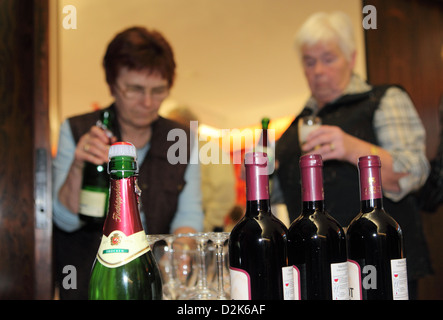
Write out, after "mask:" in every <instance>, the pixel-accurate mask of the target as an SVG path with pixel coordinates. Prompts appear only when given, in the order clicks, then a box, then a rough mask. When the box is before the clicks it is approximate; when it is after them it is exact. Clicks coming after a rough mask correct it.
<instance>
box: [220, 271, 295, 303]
mask: <svg viewBox="0 0 443 320" xmlns="http://www.w3.org/2000/svg"><path fill="white" fill-rule="evenodd" d="M229 274H230V277H231V299H232V300H251V277H250V276H249V274H248V273H247V272H246V271H245V270H242V269H238V268H233V267H229ZM282 279H283V288H282V289H283V299H284V300H294V280H293V268H292V266H290V267H282Z"/></svg>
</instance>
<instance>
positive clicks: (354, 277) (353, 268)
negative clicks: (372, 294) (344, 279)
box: [348, 260, 362, 300]
mask: <svg viewBox="0 0 443 320" xmlns="http://www.w3.org/2000/svg"><path fill="white" fill-rule="evenodd" d="M348 286H349V299H350V300H362V289H361V269H360V265H359V264H358V262H356V261H354V260H348Z"/></svg>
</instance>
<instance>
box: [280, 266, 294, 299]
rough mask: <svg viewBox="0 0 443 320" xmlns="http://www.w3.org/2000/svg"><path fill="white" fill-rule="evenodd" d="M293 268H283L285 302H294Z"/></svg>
mask: <svg viewBox="0 0 443 320" xmlns="http://www.w3.org/2000/svg"><path fill="white" fill-rule="evenodd" d="M293 269H294V268H293V267H292V266H289V267H283V268H281V272H282V276H283V299H284V300H294V299H295V298H294V297H295V295H294V273H293Z"/></svg>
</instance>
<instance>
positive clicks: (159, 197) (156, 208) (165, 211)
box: [69, 105, 190, 234]
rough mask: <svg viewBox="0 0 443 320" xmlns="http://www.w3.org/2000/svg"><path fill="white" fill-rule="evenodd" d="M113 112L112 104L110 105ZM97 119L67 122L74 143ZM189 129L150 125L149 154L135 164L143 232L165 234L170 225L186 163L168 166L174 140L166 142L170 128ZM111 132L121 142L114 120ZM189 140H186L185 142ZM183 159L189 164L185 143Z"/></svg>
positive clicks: (168, 124)
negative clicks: (137, 168) (145, 226)
mask: <svg viewBox="0 0 443 320" xmlns="http://www.w3.org/2000/svg"><path fill="white" fill-rule="evenodd" d="M109 108H112V109H113V110H114V112H117V111H116V109H115V106H114V105H111V106H110V107H109ZM99 117H100V111H95V112H91V113H88V114H84V115H80V116H75V117H72V118H70V119H69V123H70V126H71V130H72V134H73V136H74V140H75V143H77V142H78V141H79V139H80V137H81V136H82V135H83V134H85V133H86V132H87V131H89V129H90V128H91V126H92V125H94V124H95V123H96V122H97V120H98V119H99ZM176 128H179V129H183V130H185V131H186V132H187V137H188V139H189V137H190V136H189V130H188V128H186V127H183V126H181V125H180V124H178V123H176V122H174V121H171V120H168V119H165V118H162V117H159V119H158V120H156V121H155V122H154V123H153V124H152V136H151V141H150V144H151V146H150V148H149V151H148V153H147V155H146V157H145V159H144V161H143V163H142V164H139V166H140V168H139V177H138V184H139V187H140V189H141V190H142V194H141V205H142V208H143V212H144V214H145V216H146V224H147V228H148V230H146V232H147V233H150V234H155V233H169V232H170V231H171V230H170V224H171V222H172V220H173V218H174V215H175V212H176V210H177V203H178V196H179V195H180V192H181V191H182V190H183V187H184V186H185V180H184V174H185V170H186V166H187V165H186V164H174V165H173V164H170V163H169V161H168V159H167V152H168V149H169V147H170V146H172V145H173V144H174V143H175V142H176V141H168V140H167V135H168V132H169V131H170V130H172V129H176ZM112 132H113V133H114V135H115V136H116V137H117V139H118V140H119V141H120V140H121V134H120V128H119V126H118V123H117V121H114V123H113V128H112ZM188 141H189V140H188ZM187 146H188V149H187V160H188V162H189V143H187Z"/></svg>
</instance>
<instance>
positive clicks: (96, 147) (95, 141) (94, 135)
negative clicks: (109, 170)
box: [75, 125, 117, 165]
mask: <svg viewBox="0 0 443 320" xmlns="http://www.w3.org/2000/svg"><path fill="white" fill-rule="evenodd" d="M116 141H117V138H116V137H115V136H109V131H108V130H104V129H102V128H100V127H99V126H97V125H95V126H92V127H91V129H90V130H89V131H88V132H87V133H85V134H84V135H83V136H82V137H81V138H80V140H79V142H78V144H77V148H76V149H75V160H77V161H83V162H84V161H89V162H91V163H94V164H96V165H99V164H103V163H105V162H107V161H108V152H109V147H110V145H111V144H112V143H114V142H116Z"/></svg>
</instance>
